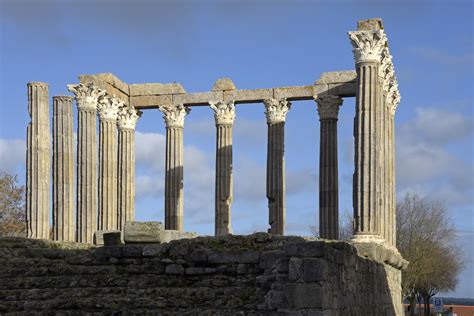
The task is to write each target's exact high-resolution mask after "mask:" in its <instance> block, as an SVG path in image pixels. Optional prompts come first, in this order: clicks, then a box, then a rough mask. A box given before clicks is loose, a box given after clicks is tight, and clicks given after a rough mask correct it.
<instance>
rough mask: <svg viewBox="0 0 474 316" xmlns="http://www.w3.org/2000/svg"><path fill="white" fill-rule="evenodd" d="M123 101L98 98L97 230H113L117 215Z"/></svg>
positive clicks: (115, 225) (115, 226) (115, 227)
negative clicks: (120, 112) (118, 143)
mask: <svg viewBox="0 0 474 316" xmlns="http://www.w3.org/2000/svg"><path fill="white" fill-rule="evenodd" d="M121 107H123V102H122V101H120V100H119V99H116V98H109V97H102V98H101V99H100V100H99V106H98V115H99V122H100V124H99V192H98V198H99V203H98V221H97V229H98V230H115V229H117V227H118V225H117V223H118V218H117V217H118V215H117V117H118V111H119V109H120V108H121Z"/></svg>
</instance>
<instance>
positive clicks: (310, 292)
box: [283, 283, 331, 310]
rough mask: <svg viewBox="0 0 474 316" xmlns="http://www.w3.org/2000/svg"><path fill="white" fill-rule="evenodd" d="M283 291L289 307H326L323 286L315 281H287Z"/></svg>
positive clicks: (325, 294) (322, 308)
mask: <svg viewBox="0 0 474 316" xmlns="http://www.w3.org/2000/svg"><path fill="white" fill-rule="evenodd" d="M283 293H284V296H285V298H286V301H287V302H288V305H289V307H291V308H296V309H300V308H314V309H320V310H324V309H325V308H326V306H325V305H327V304H324V301H327V298H326V297H325V296H328V295H331V294H330V293H325V292H324V288H323V286H321V285H318V284H317V283H288V284H286V285H285V286H284V288H283Z"/></svg>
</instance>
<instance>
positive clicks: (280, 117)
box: [263, 99, 291, 124]
mask: <svg viewBox="0 0 474 316" xmlns="http://www.w3.org/2000/svg"><path fill="white" fill-rule="evenodd" d="M263 103H264V104H265V110H266V111H265V116H266V117H267V123H270V124H275V123H281V122H284V121H285V118H286V113H288V111H289V110H290V108H291V103H290V102H289V101H287V100H286V99H268V100H264V101H263Z"/></svg>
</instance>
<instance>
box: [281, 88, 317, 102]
mask: <svg viewBox="0 0 474 316" xmlns="http://www.w3.org/2000/svg"><path fill="white" fill-rule="evenodd" d="M313 90H314V88H313V86H299V87H282V88H275V89H273V97H274V98H275V99H288V100H307V99H312V98H313Z"/></svg>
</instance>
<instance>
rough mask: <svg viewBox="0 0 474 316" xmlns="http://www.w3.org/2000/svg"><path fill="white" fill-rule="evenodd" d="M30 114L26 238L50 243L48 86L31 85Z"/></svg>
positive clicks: (29, 88)
mask: <svg viewBox="0 0 474 316" xmlns="http://www.w3.org/2000/svg"><path fill="white" fill-rule="evenodd" d="M28 114H29V115H30V118H31V121H30V123H29V124H28V128H27V145H26V146H27V147H26V235H27V237H28V238H37V239H49V238H50V232H49V213H50V211H51V197H50V179H51V132H50V123H49V119H50V118H49V94H48V84H47V83H43V82H30V83H28Z"/></svg>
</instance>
